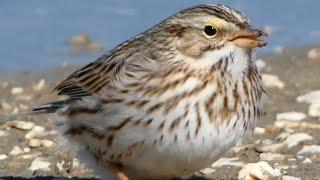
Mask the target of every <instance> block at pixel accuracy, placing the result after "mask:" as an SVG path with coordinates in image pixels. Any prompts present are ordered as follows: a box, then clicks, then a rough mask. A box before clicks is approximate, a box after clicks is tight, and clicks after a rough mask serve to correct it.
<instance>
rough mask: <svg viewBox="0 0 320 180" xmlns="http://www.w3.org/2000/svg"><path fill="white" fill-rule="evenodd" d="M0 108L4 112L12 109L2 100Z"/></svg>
mask: <svg viewBox="0 0 320 180" xmlns="http://www.w3.org/2000/svg"><path fill="white" fill-rule="evenodd" d="M0 107H1V108H2V109H3V110H5V111H10V110H11V109H12V106H11V105H10V104H9V103H7V102H6V101H4V100H2V101H1V106H0Z"/></svg>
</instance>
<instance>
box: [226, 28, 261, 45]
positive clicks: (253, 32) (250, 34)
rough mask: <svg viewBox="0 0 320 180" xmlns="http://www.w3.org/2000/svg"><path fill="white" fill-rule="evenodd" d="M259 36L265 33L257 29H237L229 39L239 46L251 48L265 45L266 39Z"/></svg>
mask: <svg viewBox="0 0 320 180" xmlns="http://www.w3.org/2000/svg"><path fill="white" fill-rule="evenodd" d="M261 36H267V34H266V33H265V32H263V31H262V30H259V29H242V30H239V31H237V32H236V33H235V34H234V35H233V36H232V38H230V39H229V41H231V42H232V43H233V44H235V45H236V46H239V47H241V48H246V49H252V48H256V47H263V46H266V45H267V42H266V41H264V40H261V39H260V37H261Z"/></svg>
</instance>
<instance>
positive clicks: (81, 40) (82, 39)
mask: <svg viewBox="0 0 320 180" xmlns="http://www.w3.org/2000/svg"><path fill="white" fill-rule="evenodd" d="M91 42H92V41H91V39H90V37H89V35H87V34H79V35H76V36H74V37H72V38H71V39H70V40H69V44H70V45H72V46H88V45H89V44H91Z"/></svg>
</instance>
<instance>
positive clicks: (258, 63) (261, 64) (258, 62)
mask: <svg viewBox="0 0 320 180" xmlns="http://www.w3.org/2000/svg"><path fill="white" fill-rule="evenodd" d="M256 66H257V68H258V70H259V71H261V70H262V69H264V68H265V67H266V63H265V62H264V61H263V60H262V59H257V60H256Z"/></svg>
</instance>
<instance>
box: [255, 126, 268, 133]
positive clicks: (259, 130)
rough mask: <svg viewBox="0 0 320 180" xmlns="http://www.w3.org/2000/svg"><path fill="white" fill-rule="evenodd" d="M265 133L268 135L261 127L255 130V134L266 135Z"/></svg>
mask: <svg viewBox="0 0 320 180" xmlns="http://www.w3.org/2000/svg"><path fill="white" fill-rule="evenodd" d="M265 133H266V129H265V128H261V127H256V128H254V134H265Z"/></svg>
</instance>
